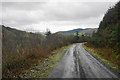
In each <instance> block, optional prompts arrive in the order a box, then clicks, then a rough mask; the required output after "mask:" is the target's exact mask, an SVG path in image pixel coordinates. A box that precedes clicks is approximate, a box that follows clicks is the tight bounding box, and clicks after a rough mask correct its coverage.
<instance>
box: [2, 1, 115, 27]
mask: <svg viewBox="0 0 120 80" xmlns="http://www.w3.org/2000/svg"><path fill="white" fill-rule="evenodd" d="M113 4H115V2H51V1H48V2H3V4H2V7H3V8H2V13H3V16H2V17H3V19H2V21H3V24H5V25H7V26H16V27H17V26H25V25H31V24H39V23H40V22H46V23H49V24H52V25H56V26H59V25H79V26H80V25H90V26H91V25H98V24H99V22H100V20H101V19H102V17H103V15H104V14H105V12H106V11H107V9H108V8H109V6H110V5H113ZM59 27H60V26H59Z"/></svg>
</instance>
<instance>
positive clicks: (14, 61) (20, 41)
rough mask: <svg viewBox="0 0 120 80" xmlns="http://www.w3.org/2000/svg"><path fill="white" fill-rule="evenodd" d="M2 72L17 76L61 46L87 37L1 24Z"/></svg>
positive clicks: (4, 74) (6, 75) (7, 75)
mask: <svg viewBox="0 0 120 80" xmlns="http://www.w3.org/2000/svg"><path fill="white" fill-rule="evenodd" d="M2 34H3V39H2V45H3V47H2V53H3V56H2V59H3V60H2V61H3V62H2V63H3V65H2V68H3V69H2V70H3V71H2V72H3V75H2V76H3V77H17V75H18V74H19V73H20V71H22V70H25V69H28V68H30V67H31V66H32V65H34V64H33V63H37V61H38V60H40V59H41V60H42V59H44V58H47V57H48V56H50V55H52V54H51V52H52V51H53V50H56V49H57V48H61V47H62V46H66V45H69V44H72V43H76V42H84V41H86V40H87V39H88V38H89V37H87V36H79V35H77V34H76V35H64V34H61V33H54V34H52V33H51V32H50V31H49V30H48V31H46V33H45V34H40V33H39V34H38V33H31V32H25V31H20V30H16V29H13V28H10V27H5V26H4V25H2Z"/></svg>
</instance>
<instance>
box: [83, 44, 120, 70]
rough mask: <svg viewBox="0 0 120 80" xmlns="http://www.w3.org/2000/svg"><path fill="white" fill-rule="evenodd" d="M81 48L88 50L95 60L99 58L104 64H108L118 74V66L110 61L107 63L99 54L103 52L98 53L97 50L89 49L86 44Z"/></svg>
mask: <svg viewBox="0 0 120 80" xmlns="http://www.w3.org/2000/svg"><path fill="white" fill-rule="evenodd" d="M83 47H84V48H85V49H86V50H88V51H89V52H90V53H92V54H93V55H94V56H96V57H97V58H99V59H100V60H102V61H103V62H104V63H106V64H108V65H109V66H110V67H112V68H114V69H115V70H117V71H118V72H120V68H119V65H117V64H114V63H112V61H109V60H107V59H105V58H104V55H100V53H101V52H104V50H103V51H102V49H100V50H101V52H99V51H98V50H97V49H95V48H93V47H90V46H89V45H87V44H83Z"/></svg>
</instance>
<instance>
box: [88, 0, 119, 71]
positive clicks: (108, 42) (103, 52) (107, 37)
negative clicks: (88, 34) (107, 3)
mask: <svg viewBox="0 0 120 80" xmlns="http://www.w3.org/2000/svg"><path fill="white" fill-rule="evenodd" d="M86 45H87V46H89V47H91V48H92V49H93V50H95V52H96V53H98V54H99V55H100V56H102V57H104V58H105V59H106V60H108V61H110V62H111V63H113V64H115V65H116V68H117V69H119V71H120V1H119V2H118V3H117V4H116V5H115V6H113V7H112V8H110V9H108V11H107V12H106V14H105V15H104V17H103V20H102V21H101V22H100V24H99V28H98V32H97V33H95V34H93V36H92V38H91V39H90V40H89V41H88V44H86Z"/></svg>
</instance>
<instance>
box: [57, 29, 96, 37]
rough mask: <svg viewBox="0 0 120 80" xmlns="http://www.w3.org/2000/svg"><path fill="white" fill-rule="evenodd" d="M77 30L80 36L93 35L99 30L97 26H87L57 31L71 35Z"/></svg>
mask: <svg viewBox="0 0 120 80" xmlns="http://www.w3.org/2000/svg"><path fill="white" fill-rule="evenodd" d="M76 32H78V33H79V35H80V36H81V35H87V36H92V34H93V33H96V32H97V28H86V29H82V28H78V29H73V30H68V31H59V32H57V33H60V34H68V35H69V34H70V35H71V34H75V33H76Z"/></svg>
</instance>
